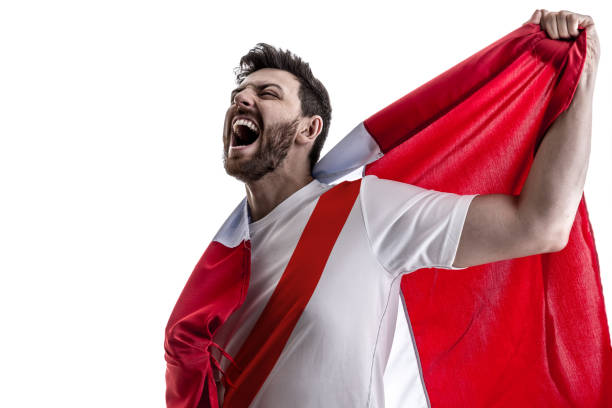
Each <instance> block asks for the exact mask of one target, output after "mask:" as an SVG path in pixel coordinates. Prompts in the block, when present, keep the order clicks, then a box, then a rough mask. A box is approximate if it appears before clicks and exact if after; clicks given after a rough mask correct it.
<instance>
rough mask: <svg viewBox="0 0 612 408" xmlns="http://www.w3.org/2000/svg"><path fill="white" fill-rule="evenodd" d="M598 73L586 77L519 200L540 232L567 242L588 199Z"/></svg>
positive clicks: (553, 130) (556, 123) (547, 140)
mask: <svg viewBox="0 0 612 408" xmlns="http://www.w3.org/2000/svg"><path fill="white" fill-rule="evenodd" d="M594 84H595V74H591V75H585V74H583V75H582V77H581V79H580V84H579V85H578V88H577V89H576V92H575V94H574V98H573V100H572V102H571V104H570V106H569V107H568V109H567V110H566V111H564V112H563V113H561V114H560V115H559V117H558V118H557V119H556V120H555V121H554V122H553V124H552V125H551V126H550V128H549V129H548V131H547V133H546V135H545V136H544V139H543V140H542V143H541V144H540V147H539V149H538V151H537V153H536V156H535V159H534V162H533V164H532V167H531V170H530V172H529V175H528V177H527V180H526V182H525V185H524V186H523V190H522V191H521V195H520V197H519V200H518V206H519V207H518V210H519V216H520V217H521V219H522V220H523V222H526V223H527V225H528V228H530V229H531V230H532V231H533V232H534V233H536V234H545V235H546V236H547V237H550V238H551V239H554V240H557V239H562V240H564V241H567V237H568V236H569V232H570V230H571V226H572V224H573V222H574V218H575V215H576V210H577V208H578V204H579V203H580V200H581V198H582V192H583V188H584V182H585V179H586V173H587V168H588V163H589V154H590V150H591V118H592V104H593V91H594Z"/></svg>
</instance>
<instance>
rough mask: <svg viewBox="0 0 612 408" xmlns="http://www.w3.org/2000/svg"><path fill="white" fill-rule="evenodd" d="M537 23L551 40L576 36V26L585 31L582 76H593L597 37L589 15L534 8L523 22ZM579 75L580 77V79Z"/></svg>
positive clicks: (596, 59) (597, 46) (597, 45)
mask: <svg viewBox="0 0 612 408" xmlns="http://www.w3.org/2000/svg"><path fill="white" fill-rule="evenodd" d="M530 23H531V24H539V25H540V26H541V27H542V29H543V30H544V31H545V32H546V34H547V35H548V36H549V37H550V38H552V39H553V40H566V39H571V38H574V37H577V36H578V34H579V32H578V28H584V29H585V30H586V32H587V58H586V61H585V65H584V68H583V70H582V77H584V76H585V74H586V75H588V76H592V77H594V76H595V75H596V72H597V65H598V64H599V53H600V50H599V37H598V36H597V31H595V22H593V19H592V18H591V16H587V15H583V14H578V13H572V12H571V11H567V10H561V11H559V12H551V11H548V10H544V9H539V10H536V11H535V12H534V13H533V15H532V16H531V18H530V19H529V21H527V22H526V23H525V24H530ZM582 77H581V79H582Z"/></svg>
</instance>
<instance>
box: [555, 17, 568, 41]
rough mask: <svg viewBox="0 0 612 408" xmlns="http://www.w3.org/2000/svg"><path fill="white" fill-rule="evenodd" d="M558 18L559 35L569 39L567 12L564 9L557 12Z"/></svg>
mask: <svg viewBox="0 0 612 408" xmlns="http://www.w3.org/2000/svg"><path fill="white" fill-rule="evenodd" d="M555 17H556V20H557V32H558V33H559V37H560V38H563V39H565V40H569V38H570V35H569V30H568V28H567V13H566V12H564V11H560V12H559V13H557V14H556V16H555Z"/></svg>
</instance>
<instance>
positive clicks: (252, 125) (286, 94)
mask: <svg viewBox="0 0 612 408" xmlns="http://www.w3.org/2000/svg"><path fill="white" fill-rule="evenodd" d="M299 87H300V83H299V82H298V80H297V79H296V78H295V77H294V76H293V74H291V73H289V72H287V71H283V70H279V69H271V68H265V69H260V70H258V71H255V72H253V73H252V74H251V75H249V76H248V77H247V78H245V79H244V81H242V83H241V84H240V86H239V87H238V88H236V89H235V90H234V91H232V98H231V105H230V107H229V108H228V109H227V112H226V115H225V126H224V129H223V165H224V167H225V171H226V172H227V173H228V174H229V175H231V176H234V177H236V178H237V179H239V180H242V181H244V182H249V181H255V180H258V179H260V178H261V177H263V176H264V175H266V174H267V173H269V172H272V171H274V170H275V169H276V168H277V167H278V166H279V165H280V164H281V163H282V162H283V160H284V159H285V158H286V156H287V153H288V152H289V149H290V147H291V145H292V144H293V142H294V139H295V136H296V133H297V128H298V124H299V119H300V118H301V105H300V100H299V96H298V92H299Z"/></svg>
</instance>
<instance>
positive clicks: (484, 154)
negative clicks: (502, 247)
mask: <svg viewBox="0 0 612 408" xmlns="http://www.w3.org/2000/svg"><path fill="white" fill-rule="evenodd" d="M585 57H586V31H584V30H583V31H582V32H581V33H580V35H579V36H578V37H577V38H576V39H574V40H573V41H558V40H551V39H549V38H548V37H547V36H546V34H545V32H544V31H542V30H541V29H540V26H539V25H536V24H527V25H525V26H523V27H521V28H519V29H517V30H515V31H514V32H512V33H510V34H508V35H507V36H505V37H503V38H501V39H500V40H498V41H496V42H495V43H493V44H491V45H490V46H488V47H486V48H485V49H483V50H481V51H480V52H478V53H477V54H475V55H473V56H471V57H470V58H468V59H466V60H465V61H463V62H461V63H460V64H458V65H456V66H455V67H453V68H451V69H450V70H448V71H446V72H444V73H443V74H442V75H440V76H438V77H436V78H434V79H433V80H431V81H430V82H428V83H426V84H424V85H423V86H421V87H419V88H418V89H416V90H415V91H413V92H411V93H409V94H408V95H406V96H405V97H403V98H402V99H400V100H399V101H397V102H395V103H394V104H392V105H390V106H388V107H387V108H385V109H383V110H382V111H380V112H378V113H376V114H375V115H373V116H372V117H370V118H369V119H367V120H366V121H365V122H364V127H365V130H367V131H368V133H369V134H370V135H371V136H372V137H373V139H374V140H375V141H376V143H377V145H378V146H379V148H380V150H381V151H382V153H384V156H383V157H382V158H380V159H378V160H377V161H375V162H373V163H370V164H368V166H367V167H366V170H365V174H375V175H377V176H379V177H381V178H387V179H393V180H398V181H402V182H406V183H410V184H414V185H418V186H420V187H424V188H428V189H434V190H438V191H446V192H453V193H458V194H476V193H478V194H490V193H504V194H519V193H520V191H521V188H522V185H523V183H524V181H525V178H526V177H527V174H528V172H529V168H530V166H531V163H532V160H533V156H534V154H535V151H536V149H537V145H538V142H539V140H541V137H543V136H544V134H545V132H546V130H547V129H548V127H549V126H550V125H551V123H552V121H554V119H555V118H556V117H557V116H558V115H559V114H560V113H561V112H562V111H563V110H565V109H566V108H567V107H568V106H569V103H570V102H571V98H572V96H573V94H574V91H575V89H576V86H577V83H578V79H579V77H580V73H581V71H582V67H583V64H584V60H585ZM402 293H403V297H404V301H405V304H406V307H407V312H408V314H409V316H410V321H411V323H412V330H413V333H414V338H415V342H416V348H417V350H418V355H419V358H420V362H421V366H422V371H423V377H424V382H425V389H426V392H427V394H428V396H429V399H430V401H431V405H432V406H434V407H491V406H496V407H525V406H530V407H531V406H534V407H535V406H537V407H543V406H554V407H561V406H568V407H578V406H579V407H603V406H611V405H610V404H612V399H611V396H610V394H611V392H612V383H611V381H610V376H611V374H612V370H611V363H612V360H611V349H610V338H609V331H608V325H607V321H606V315H605V309H604V302H603V295H602V288H601V282H600V275H599V265H598V260H597V252H596V250H595V243H594V240H593V232H592V229H591V225H590V222H589V218H588V212H587V208H586V203H585V200H584V196H583V199H582V201H581V202H580V205H579V208H578V211H577V214H576V219H575V222H574V225H573V228H572V231H571V235H570V238H569V242H568V244H567V246H566V248H565V249H563V250H562V251H560V252H556V253H549V254H542V255H536V256H530V257H525V258H520V259H513V260H507V261H502V262H496V263H492V264H487V265H481V266H476V267H472V268H468V269H465V270H462V271H444V270H438V269H427V270H425V269H424V270H420V271H418V272H414V273H412V274H410V275H407V276H405V277H404V278H403V280H402Z"/></svg>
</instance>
